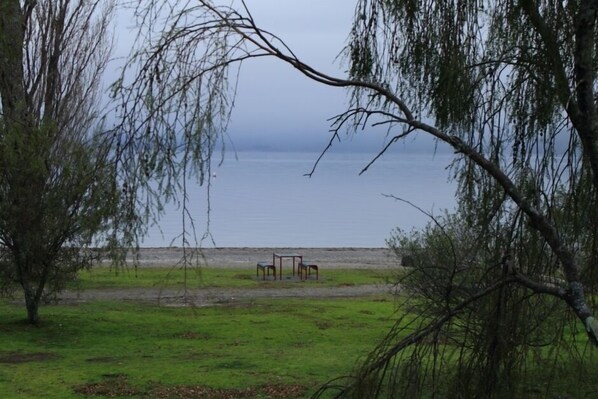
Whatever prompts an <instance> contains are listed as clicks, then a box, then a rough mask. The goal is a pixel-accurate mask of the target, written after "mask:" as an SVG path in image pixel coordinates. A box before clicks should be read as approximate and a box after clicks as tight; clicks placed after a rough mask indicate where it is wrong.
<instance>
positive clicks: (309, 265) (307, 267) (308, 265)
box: [299, 260, 320, 280]
mask: <svg viewBox="0 0 598 399" xmlns="http://www.w3.org/2000/svg"><path fill="white" fill-rule="evenodd" d="M312 269H313V270H315V271H316V280H319V279H320V273H319V271H318V265H317V264H315V263H313V262H309V261H306V260H302V261H301V262H299V279H301V280H303V272H305V279H306V280H307V276H308V275H311V270H312Z"/></svg>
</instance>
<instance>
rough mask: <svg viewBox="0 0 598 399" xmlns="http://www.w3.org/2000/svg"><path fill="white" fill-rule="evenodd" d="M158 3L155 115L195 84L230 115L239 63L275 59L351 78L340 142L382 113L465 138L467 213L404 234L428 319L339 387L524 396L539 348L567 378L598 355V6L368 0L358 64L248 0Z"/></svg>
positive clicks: (408, 133)
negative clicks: (276, 22) (231, 79)
mask: <svg viewBox="0 0 598 399" xmlns="http://www.w3.org/2000/svg"><path fill="white" fill-rule="evenodd" d="M157 4H160V3H158V2H155V3H154V2H148V3H145V4H143V5H142V6H141V7H140V8H139V9H138V12H139V15H141V16H142V17H143V22H144V23H145V26H146V27H153V29H154V30H153V34H152V35H150V36H151V37H149V36H148V37H149V38H150V41H149V43H147V45H146V46H144V47H142V50H140V51H138V52H137V53H136V54H135V57H134V58H133V59H134V60H135V61H137V62H138V65H141V67H140V70H141V71H142V73H140V74H138V75H136V76H137V80H136V81H135V84H133V85H132V89H131V91H130V92H131V93H137V94H136V95H137V98H139V99H143V100H144V101H145V103H144V104H149V105H147V108H146V112H149V114H150V115H152V114H154V115H159V112H158V111H155V110H156V109H159V107H160V106H161V105H160V101H167V103H168V104H171V103H170V101H171V100H173V99H178V98H179V97H177V96H181V97H180V98H181V99H180V100H176V101H178V102H176V104H178V106H179V107H181V106H182V107H183V108H185V107H187V105H188V103H187V101H188V99H189V97H188V96H189V95H191V97H192V98H194V99H195V101H196V102H202V106H201V107H200V109H199V111H200V112H199V114H198V115H195V119H194V120H196V121H198V122H197V123H204V122H205V121H210V122H213V119H211V118H212V117H213V116H214V115H215V114H214V112H213V111H214V109H215V108H214V106H215V105H219V106H224V108H223V111H222V112H221V113H220V115H221V116H225V117H226V116H227V113H226V110H228V109H229V107H230V106H231V105H232V103H231V102H226V101H225V102H223V101H211V99H212V98H214V99H219V100H221V99H222V98H225V97H226V98H233V97H234V84H232V85H230V86H228V79H227V78H226V77H227V76H228V73H229V72H230V68H235V69H236V68H238V67H239V66H240V65H241V64H242V63H243V62H247V61H248V60H250V59H252V58H258V57H274V58H277V59H279V60H280V61H281V62H283V63H286V64H288V65H290V66H291V67H293V68H295V69H297V70H298V72H299V73H301V74H303V75H305V76H306V77H307V78H309V79H312V80H315V81H317V82H320V83H322V84H325V85H329V86H335V87H343V88H346V89H347V90H349V91H350V93H351V104H350V106H349V108H348V109H347V111H346V112H344V113H343V114H341V115H338V116H337V117H336V118H334V119H333V126H332V132H333V133H332V134H333V137H332V139H331V143H332V142H333V141H334V139H336V138H339V137H340V134H341V132H342V131H344V129H352V128H355V127H367V126H368V125H369V124H370V123H372V121H373V123H374V124H377V125H380V124H384V125H386V126H387V127H388V132H389V134H390V137H391V140H390V144H389V145H388V146H390V145H392V144H393V143H395V142H397V141H400V140H404V139H406V138H410V137H412V136H414V135H429V136H432V137H434V138H435V139H436V140H437V141H438V142H442V143H445V144H446V145H448V146H450V147H452V149H453V150H454V153H455V157H454V163H453V165H452V171H453V173H454V177H455V178H456V179H457V181H458V182H459V190H458V204H459V205H458V210H457V212H456V214H455V215H451V216H447V217H445V218H440V219H437V220H435V222H434V223H433V224H432V225H430V226H429V227H428V228H427V229H426V230H424V231H422V232H420V233H415V234H412V235H409V234H402V233H398V234H397V235H396V236H395V237H393V238H392V239H391V245H392V246H394V247H396V248H397V250H400V251H401V253H402V254H405V253H407V254H409V256H410V257H411V260H412V264H413V266H412V268H411V269H410V273H409V274H408V276H407V277H405V279H404V280H403V281H402V283H403V287H404V292H405V293H406V294H407V295H405V296H403V298H405V297H406V298H407V299H405V303H403V307H404V309H410V310H413V311H414V313H415V314H416V315H418V316H417V317H415V318H414V317H413V316H412V314H411V315H410V316H409V317H408V318H406V319H404V320H400V321H399V322H398V323H397V325H396V326H395V328H394V329H393V330H392V331H391V332H390V333H389V334H388V336H387V338H386V339H385V340H384V342H383V343H381V345H380V346H379V347H378V348H377V349H376V350H375V351H374V352H373V353H372V354H371V356H370V357H369V358H368V359H367V361H366V362H365V363H364V364H363V366H362V367H361V368H360V369H359V370H358V371H357V372H356V374H355V376H353V377H352V378H350V379H348V380H346V381H344V382H343V383H342V384H337V385H330V386H328V387H326V388H324V389H323V392H327V390H328V391H329V390H331V389H338V391H337V392H336V394H337V395H338V396H339V397H360V398H361V397H385V396H386V397H402V396H404V397H417V396H426V397H427V396H440V397H443V396H454V397H458V396H462V397H480V396H488V397H492V396H499V395H504V396H507V397H509V396H513V395H517V394H518V393H521V389H522V388H521V386H522V384H523V382H522V381H524V380H525V378H523V377H525V376H526V375H527V374H526V373H527V372H528V371H530V368H531V367H530V366H531V365H532V364H533V361H534V359H537V360H538V361H541V362H543V364H550V365H551V368H550V369H551V370H553V371H554V373H553V376H554V377H555V379H557V380H558V377H559V375H560V373H559V370H563V369H566V368H567V367H573V366H572V364H573V363H571V362H570V361H571V359H572V358H573V357H574V358H575V359H577V360H579V362H578V363H575V364H576V365H577V366H579V367H580V370H581V369H583V368H582V366H584V365H587V364H588V357H591V356H593V355H594V352H595V350H588V351H584V350H583V345H582V344H580V343H579V342H577V341H578V340H579V335H578V332H579V331H585V333H586V335H587V341H586V342H587V345H595V344H596V343H597V341H598V323H597V321H596V320H595V318H594V317H593V310H592V309H593V307H594V304H593V299H594V298H595V289H596V267H595V264H596V261H597V260H598V259H597V256H598V253H597V249H598V238H597V235H596V233H595V232H596V231H597V229H596V228H597V227H598V226H597V223H598V214H597V211H596V209H597V206H596V205H597V204H596V200H597V196H596V194H597V189H598V113H597V108H596V100H595V98H596V93H595V91H596V83H595V80H596V72H595V64H596V61H598V59H597V57H596V43H595V39H596V35H597V30H596V18H597V12H598V4H596V3H595V2H591V1H574V2H562V1H548V0H547V1H532V0H520V1H514V0H508V1H471V0H457V1H452V2H443V1H432V0H429V1H428V0H421V1H412V0H359V1H358V2H357V6H356V10H355V18H354V23H353V25H352V28H351V31H350V35H349V40H348V44H347V47H346V49H345V56H346V61H347V64H348V75H347V76H345V77H340V78H339V77H334V76H330V75H327V74H324V73H321V72H319V71H318V70H316V69H314V68H312V67H311V66H309V65H306V64H305V63H303V62H302V61H301V60H300V59H299V58H297V57H296V56H295V54H294V53H293V52H292V50H291V49H290V48H288V47H287V46H286V45H285V43H284V42H283V41H282V40H281V39H280V38H279V37H278V36H276V35H275V34H274V33H272V32H268V31H265V30H263V29H261V28H260V27H259V25H258V23H257V22H256V21H255V20H254V19H253V17H252V15H251V13H250V10H249V9H248V8H247V7H246V5H245V4H244V3H243V2H240V3H238V4H237V6H238V7H237V8H235V6H234V5H233V7H220V6H217V5H215V4H214V3H212V2H210V1H207V0H198V1H197V2H195V3H193V2H191V3H189V2H187V3H185V4H184V5H181V6H180V7H179V8H177V6H172V7H169V8H168V9H166V10H165V9H160V8H159V7H157ZM206 84H207V86H206ZM206 87H207V88H209V90H206ZM227 93H228V94H227ZM224 94H226V95H225V96H224V97H223V95H224ZM156 96H157V97H156ZM156 107H158V108H156ZM206 115H207V116H208V118H206ZM149 119H150V120H152V121H154V120H156V119H157V118H149ZM150 130H151V129H150ZM388 146H387V147H386V148H388ZM386 148H384V149H383V150H382V151H381V153H383V152H384V151H385V150H386ZM379 155H380V154H379ZM580 345H582V346H580ZM580 348H582V349H580ZM574 355H578V356H574ZM577 366H576V367H577Z"/></svg>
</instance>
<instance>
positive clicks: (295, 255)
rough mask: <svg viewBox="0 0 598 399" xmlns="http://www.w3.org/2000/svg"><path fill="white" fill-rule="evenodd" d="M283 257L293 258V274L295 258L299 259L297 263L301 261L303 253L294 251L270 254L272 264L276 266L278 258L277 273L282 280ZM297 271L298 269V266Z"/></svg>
mask: <svg viewBox="0 0 598 399" xmlns="http://www.w3.org/2000/svg"><path fill="white" fill-rule="evenodd" d="M285 258H287V259H293V276H294V275H295V259H299V264H301V263H303V255H300V254H298V253H296V252H274V253H273V254H272V264H273V265H274V267H276V261H277V260H278V275H279V279H280V280H282V260H283V259H285ZM297 271H299V268H298V267H297Z"/></svg>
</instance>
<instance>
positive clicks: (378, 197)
mask: <svg viewBox="0 0 598 399" xmlns="http://www.w3.org/2000/svg"><path fill="white" fill-rule="evenodd" d="M318 156H319V153H298V152H239V153H237V157H238V160H235V159H234V156H231V155H227V157H226V158H225V161H224V163H223V164H222V165H221V166H213V167H212V173H213V177H212V178H211V186H210V201H209V205H210V212H209V218H208V212H207V209H208V200H207V189H206V187H205V186H204V187H200V186H199V185H197V184H190V187H191V190H190V191H191V192H190V195H189V201H190V202H189V205H188V208H189V209H190V211H191V216H192V218H193V220H194V224H195V230H196V234H197V240H198V242H199V241H201V238H202V236H204V234H205V233H206V232H207V231H209V233H210V235H211V236H210V237H208V238H206V239H204V240H203V241H201V245H202V246H204V247H213V246H216V247H322V248H326V247H366V248H367V247H384V246H386V239H387V238H388V237H389V236H390V234H391V232H392V231H393V230H394V229H395V228H397V227H398V228H401V229H403V230H407V231H409V230H411V229H413V228H421V227H423V226H424V225H425V224H426V223H427V222H428V221H429V218H428V217H427V216H426V215H424V214H422V213H421V212H420V211H418V210H417V209H415V208H414V207H412V206H410V205H408V204H406V203H404V202H401V201H397V200H396V199H394V198H390V197H388V196H389V195H392V196H396V197H400V198H402V199H404V200H407V201H410V202H412V203H413V204H415V205H417V206H418V207H420V208H422V209H423V210H425V211H426V212H429V213H432V214H435V215H438V214H439V213H441V212H442V210H443V209H453V208H454V206H455V202H456V201H455V197H454V193H455V188H456V184H455V183H454V182H449V181H448V176H449V172H448V171H447V170H446V167H447V166H448V165H449V163H450V161H451V159H452V155H451V154H436V155H434V154H431V153H421V154H402V153H388V154H386V155H385V156H384V157H383V158H381V159H379V160H377V161H376V163H374V164H373V165H372V166H371V167H370V168H369V169H368V170H367V171H366V172H365V173H363V174H362V175H359V172H360V171H361V170H362V169H363V168H364V167H365V166H366V165H367V164H368V163H369V161H370V160H371V158H372V156H373V154H367V153H329V154H326V155H325V156H324V158H323V160H322V161H321V162H320V164H319V165H318V167H317V169H316V171H315V173H314V174H313V176H312V177H311V178H310V177H306V176H304V175H305V174H306V173H308V172H310V171H311V169H312V168H313V166H314V164H315V162H316V160H317V158H318ZM187 226H188V222H187ZM182 230H183V222H182V211H181V210H180V209H177V208H176V207H175V206H169V207H167V209H166V213H165V215H164V216H163V217H162V219H161V220H160V222H159V226H154V227H152V228H151V229H150V231H149V234H148V236H147V237H146V238H145V239H144V241H143V243H142V246H143V247H162V246H168V245H170V244H172V245H175V246H181V245H182V241H181V238H180V237H178V238H176V237H177V236H178V235H179V234H180V233H181V231H182ZM173 239H174V241H173ZM192 242H193V241H192Z"/></svg>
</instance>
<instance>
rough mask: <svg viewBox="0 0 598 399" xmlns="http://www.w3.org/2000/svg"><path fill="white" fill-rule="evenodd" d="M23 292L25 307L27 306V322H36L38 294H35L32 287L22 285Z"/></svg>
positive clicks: (37, 317)
mask: <svg viewBox="0 0 598 399" xmlns="http://www.w3.org/2000/svg"><path fill="white" fill-rule="evenodd" d="M23 290H24V292H25V307H26V308H27V322H28V323H29V324H37V323H38V322H39V302H40V299H41V296H40V295H37V293H36V292H35V290H34V289H32V288H31V287H27V286H25V284H24V285H23Z"/></svg>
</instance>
